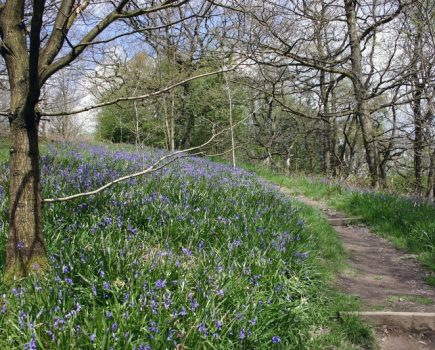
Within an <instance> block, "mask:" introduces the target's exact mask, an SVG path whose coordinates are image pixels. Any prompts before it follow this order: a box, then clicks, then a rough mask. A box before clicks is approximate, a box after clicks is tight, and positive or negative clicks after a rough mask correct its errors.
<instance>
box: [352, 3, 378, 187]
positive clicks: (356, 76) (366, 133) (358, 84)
mask: <svg viewBox="0 0 435 350" xmlns="http://www.w3.org/2000/svg"><path fill="white" fill-rule="evenodd" d="M344 3H345V9H346V19H347V26H348V31H349V44H350V51H351V57H350V58H351V62H352V75H353V77H352V84H353V89H354V94H355V99H356V103H357V108H356V114H357V115H358V121H359V124H360V127H361V131H362V137H363V144H364V148H365V153H366V160H367V166H368V169H369V173H370V184H371V186H372V187H375V188H376V187H378V186H379V158H378V150H377V146H376V139H375V137H374V130H373V125H372V120H371V115H370V111H369V108H368V103H367V88H366V86H365V84H364V82H363V68H362V51H361V43H360V39H359V36H358V27H357V13H356V5H357V2H356V0H344Z"/></svg>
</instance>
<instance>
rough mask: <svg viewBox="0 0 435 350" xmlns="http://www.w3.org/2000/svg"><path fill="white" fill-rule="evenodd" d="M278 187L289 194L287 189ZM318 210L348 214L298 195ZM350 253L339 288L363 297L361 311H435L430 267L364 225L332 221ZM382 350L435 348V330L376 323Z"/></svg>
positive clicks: (330, 216) (337, 215)
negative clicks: (428, 275) (424, 265)
mask: <svg viewBox="0 0 435 350" xmlns="http://www.w3.org/2000/svg"><path fill="white" fill-rule="evenodd" d="M281 191H283V192H285V193H288V194H292V193H291V191H290V190H287V189H283V188H281ZM296 199H297V200H299V201H301V202H303V203H304V204H307V205H309V206H312V207H315V208H317V209H319V210H321V212H322V213H324V215H325V216H326V218H327V219H337V218H346V217H348V216H347V215H346V214H344V213H341V212H338V211H336V210H334V209H332V208H330V207H329V206H328V205H326V204H325V203H323V202H319V201H314V200H312V199H309V198H306V197H303V196H296ZM334 228H335V230H336V232H337V233H338V234H339V236H340V237H341V239H342V242H343V246H344V247H345V249H346V251H347V252H348V256H349V262H348V267H347V268H346V269H345V270H344V271H343V272H342V274H341V275H340V276H339V278H338V281H337V284H338V287H339V288H340V289H341V290H342V291H344V292H346V293H347V294H352V295H355V296H356V297H357V298H360V299H361V303H362V309H363V310H364V311H401V312H435V288H433V287H431V286H429V285H427V284H425V283H424V282H423V280H424V277H425V276H427V274H428V272H427V271H425V270H424V269H423V268H422V267H421V265H420V264H419V263H418V262H417V261H416V259H415V257H414V256H412V255H410V254H407V253H406V252H404V251H401V250H398V249H396V248H395V247H393V245H392V244H391V243H390V242H389V241H387V240H386V239H383V238H381V237H379V236H377V235H375V234H373V233H371V232H370V230H369V229H368V228H367V227H366V226H363V225H355V224H352V225H340V226H334ZM375 331H376V335H377V337H378V340H379V346H380V348H381V349H382V350H435V332H433V331H432V332H431V331H429V330H428V331H427V332H426V331H419V332H417V331H412V330H404V329H399V328H397V327H389V326H388V325H385V326H383V327H378V328H376V330H375Z"/></svg>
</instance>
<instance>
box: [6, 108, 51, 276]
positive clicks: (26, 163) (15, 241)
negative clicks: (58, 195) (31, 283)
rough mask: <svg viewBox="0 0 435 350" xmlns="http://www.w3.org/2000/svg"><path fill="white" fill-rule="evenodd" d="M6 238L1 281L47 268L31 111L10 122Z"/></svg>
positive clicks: (38, 169)
mask: <svg viewBox="0 0 435 350" xmlns="http://www.w3.org/2000/svg"><path fill="white" fill-rule="evenodd" d="M10 127H11V140H12V144H11V149H10V167H11V168H10V174H11V175H10V186H9V236H8V242H7V250H6V271H5V279H7V280H8V279H13V278H17V277H22V276H25V275H27V274H29V273H30V272H32V271H34V272H39V271H42V270H44V269H46V267H47V266H48V262H47V259H46V254H45V245H44V236H43V228H42V201H41V184H40V168H39V149H38V125H37V122H36V118H35V115H34V110H29V109H27V111H26V110H24V111H22V112H20V113H19V114H18V115H17V116H16V117H15V118H13V119H12V121H11V123H10Z"/></svg>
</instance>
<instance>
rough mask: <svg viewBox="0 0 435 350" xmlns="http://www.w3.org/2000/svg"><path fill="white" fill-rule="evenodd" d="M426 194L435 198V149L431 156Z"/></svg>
mask: <svg viewBox="0 0 435 350" xmlns="http://www.w3.org/2000/svg"><path fill="white" fill-rule="evenodd" d="M426 196H427V197H429V198H432V199H433V198H435V149H434V150H433V152H432V155H431V157H430V164H429V173H428V177H427V192H426Z"/></svg>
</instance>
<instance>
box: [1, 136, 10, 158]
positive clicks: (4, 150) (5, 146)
mask: <svg viewBox="0 0 435 350" xmlns="http://www.w3.org/2000/svg"><path fill="white" fill-rule="evenodd" d="M8 157H9V140H7V139H5V138H2V137H0V163H3V162H6V160H7V159H8Z"/></svg>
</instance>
